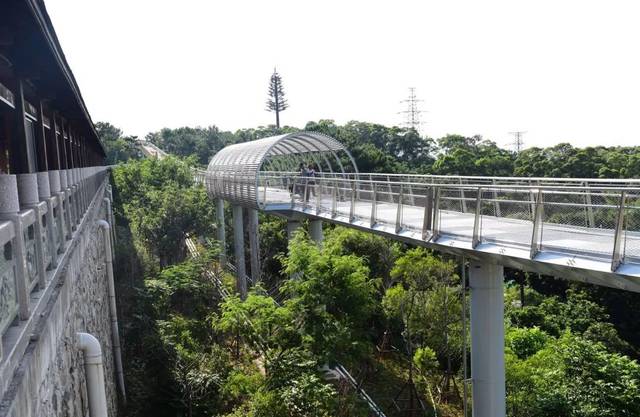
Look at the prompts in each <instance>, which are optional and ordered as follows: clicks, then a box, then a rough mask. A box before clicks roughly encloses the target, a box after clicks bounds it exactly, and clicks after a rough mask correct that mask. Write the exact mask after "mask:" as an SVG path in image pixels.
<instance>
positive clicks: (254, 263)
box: [247, 209, 260, 285]
mask: <svg viewBox="0 0 640 417" xmlns="http://www.w3.org/2000/svg"><path fill="white" fill-rule="evenodd" d="M247 211H248V214H249V216H248V217H249V219H248V220H249V250H250V251H251V255H250V256H251V259H250V260H251V281H252V283H253V285H255V284H256V283H257V282H258V281H260V225H259V222H258V210H256V209H248V210H247Z"/></svg>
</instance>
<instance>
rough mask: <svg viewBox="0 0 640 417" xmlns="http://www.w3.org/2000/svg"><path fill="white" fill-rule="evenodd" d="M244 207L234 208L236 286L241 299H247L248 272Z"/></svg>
mask: <svg viewBox="0 0 640 417" xmlns="http://www.w3.org/2000/svg"><path fill="white" fill-rule="evenodd" d="M242 212H243V209H242V206H233V247H234V251H235V257H236V284H237V285H236V286H237V290H238V292H239V293H240V298H242V299H243V300H244V299H245V298H247V271H246V268H245V261H244V225H243V216H242Z"/></svg>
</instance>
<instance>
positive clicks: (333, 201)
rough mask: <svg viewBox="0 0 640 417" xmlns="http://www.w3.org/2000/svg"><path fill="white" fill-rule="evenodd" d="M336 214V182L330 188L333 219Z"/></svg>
mask: <svg viewBox="0 0 640 417" xmlns="http://www.w3.org/2000/svg"><path fill="white" fill-rule="evenodd" d="M337 215H338V185H337V183H336V184H334V185H333V188H331V218H332V219H335V217H336V216H337Z"/></svg>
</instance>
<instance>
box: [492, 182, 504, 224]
mask: <svg viewBox="0 0 640 417" xmlns="http://www.w3.org/2000/svg"><path fill="white" fill-rule="evenodd" d="M492 183H493V185H496V180H493V181H492ZM493 199H494V202H493V204H494V207H495V209H496V217H502V211H501V210H500V203H498V192H497V191H496V190H495V188H494V190H493Z"/></svg>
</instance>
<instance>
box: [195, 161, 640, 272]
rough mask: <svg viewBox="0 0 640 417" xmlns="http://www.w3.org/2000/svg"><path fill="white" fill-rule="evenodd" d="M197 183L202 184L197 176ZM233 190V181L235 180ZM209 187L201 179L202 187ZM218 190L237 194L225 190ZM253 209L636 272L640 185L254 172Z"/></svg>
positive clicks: (202, 175)
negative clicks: (566, 256)
mask: <svg viewBox="0 0 640 417" xmlns="http://www.w3.org/2000/svg"><path fill="white" fill-rule="evenodd" d="M196 178H197V180H198V181H200V182H202V183H204V184H206V186H207V187H208V188H212V189H214V190H215V187H216V186H220V184H210V183H207V180H208V178H207V174H206V172H204V171H200V172H197V173H196ZM236 179H237V181H238V182H239V183H240V182H241V181H242V178H236ZM209 181H210V180H209ZM227 182H228V183H226V184H224V185H223V186H225V187H234V186H237V183H233V182H229V181H227ZM257 185H258V186H257V190H258V196H257V198H258V205H259V206H260V207H261V208H262V209H265V210H287V209H288V210H294V211H299V212H305V213H306V214H311V215H315V216H321V217H329V218H332V219H338V218H339V219H340V220H341V221H343V222H344V221H346V222H349V223H358V224H359V225H362V224H364V225H366V226H368V227H370V228H374V227H376V226H387V227H388V228H391V229H392V230H394V231H395V233H396V234H412V236H414V237H415V236H418V237H420V238H421V239H422V240H425V241H430V242H435V241H436V240H438V239H439V238H440V237H443V236H454V237H455V238H456V239H458V240H466V241H469V242H470V244H471V247H472V248H476V247H477V246H478V245H480V244H482V243H499V244H501V245H509V246H513V247H517V248H520V249H526V250H527V251H529V254H530V258H534V257H535V256H536V255H537V254H538V253H539V252H540V251H543V250H550V251H554V250H556V251H562V252H565V253H573V254H575V255H577V256H581V257H586V258H594V259H597V260H599V261H603V260H606V261H607V262H609V263H610V265H611V268H610V269H611V271H616V270H618V268H619V267H620V265H621V264H623V263H634V264H640V180H610V179H570V178H519V177H513V178H499V177H494V178H491V177H468V176H467V177H465V176H429V175H395V174H327V173H321V174H318V175H316V176H314V177H303V176H300V175H299V174H298V173H292V172H262V173H261V175H260V177H259V178H258V184H257Z"/></svg>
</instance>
